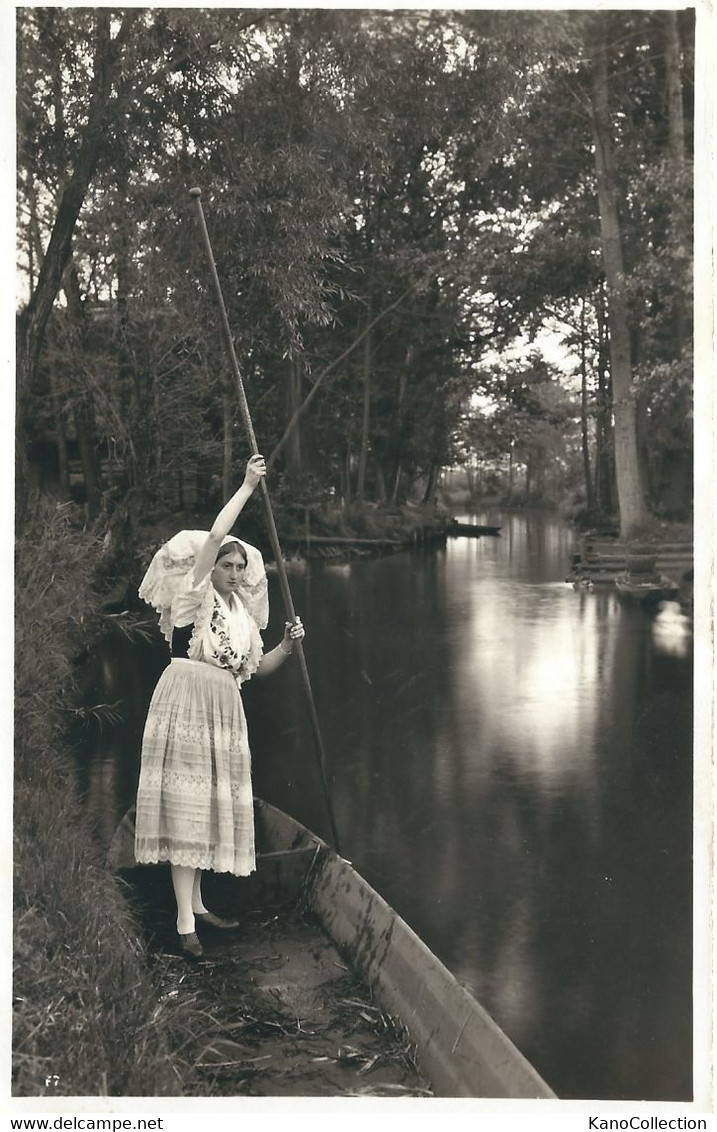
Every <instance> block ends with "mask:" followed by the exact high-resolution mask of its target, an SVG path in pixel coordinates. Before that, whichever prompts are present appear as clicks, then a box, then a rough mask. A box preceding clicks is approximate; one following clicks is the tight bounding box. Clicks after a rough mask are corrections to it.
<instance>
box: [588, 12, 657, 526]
mask: <svg viewBox="0 0 717 1132" xmlns="http://www.w3.org/2000/svg"><path fill="white" fill-rule="evenodd" d="M596 27H597V28H598V34H597V43H596V45H595V49H594V55H593V69H592V76H591V80H592V81H591V110H592V115H591V118H592V128H593V142H594V148H595V171H596V174H597V192H598V205H599V211H600V234H601V244H602V255H603V264H604V267H605V278H606V282H607V292H608V325H609V329H610V370H611V374H612V389H613V413H614V418H615V471H616V475H617V494H618V501H619V506H620V533H621V534H622V536H623V537H624V538H629V537H631V535H632V534H633V533H634V532H635V531H637V530H638V529H639V528H640V527H642V526H644V525H645V524H646V522H647V518H648V513H647V507H646V505H645V498H644V493H643V490H642V481H641V477H640V466H639V457H638V448H637V430H636V425H635V401H634V395H633V389H632V362H631V358H630V330H629V325H628V317H627V302H626V297H625V292H624V278H625V269H624V264H623V255H622V240H621V233H620V219H619V214H618V206H617V176H616V169H615V160H614V155H613V149H612V141H611V137H610V125H611V124H610V112H609V101H608V67H607V51H606V46H605V39H604V25H603V17H602V13H600V14H598V19H597V23H596Z"/></svg>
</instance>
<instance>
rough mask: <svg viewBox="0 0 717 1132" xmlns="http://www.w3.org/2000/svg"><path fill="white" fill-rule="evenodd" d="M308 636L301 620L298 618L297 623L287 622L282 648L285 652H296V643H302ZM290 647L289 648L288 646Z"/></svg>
mask: <svg viewBox="0 0 717 1132" xmlns="http://www.w3.org/2000/svg"><path fill="white" fill-rule="evenodd" d="M305 636H306V630H305V629H304V626H303V625H302V624H301V618H300V617H297V618H296V620H295V621H286V622H285V623H284V639H283V641H282V642H281V647H282V649H283V651H284V652H293V651H294V642H295V641H302V640H303V639H304V637H305ZM287 645H288V646H289V647H288V648H287V647H286V646H287Z"/></svg>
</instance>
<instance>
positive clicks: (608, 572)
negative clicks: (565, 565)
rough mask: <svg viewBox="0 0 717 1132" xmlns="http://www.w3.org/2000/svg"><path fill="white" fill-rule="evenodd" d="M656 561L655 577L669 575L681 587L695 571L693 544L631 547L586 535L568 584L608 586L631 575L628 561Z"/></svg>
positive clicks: (581, 543) (629, 544)
mask: <svg viewBox="0 0 717 1132" xmlns="http://www.w3.org/2000/svg"><path fill="white" fill-rule="evenodd" d="M643 556H644V557H652V556H654V559H655V566H654V569H655V573H657V574H662V575H666V576H667V577H668V578H671V579H672V580H673V581H674V582H676V583H677V584H678V585H679V583H680V582H682V581H683V580H684V579H685V575H689V574H690V571H691V570H693V568H694V546H693V543H692V542H661V543H628V542H624V541H622V540H621V539H617V538H611V537H609V536H606V535H590V534H588V535H583V536H582V538H581V539H580V550H579V551H578V552H577V553H576V554H574V555H573V561H572V566H571V571H570V574H569V575H568V578H567V580H568V581H571V582H572V581H585V582H593V583H598V582H605V583H606V584H609V585H612V584H613V583H614V581H615V579H616V578H617V577H618V576H619V575H621V574H625V573H628V572H629V569H628V559H632V558H635V557H637V558H639V557H643Z"/></svg>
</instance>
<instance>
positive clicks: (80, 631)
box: [12, 505, 184, 1097]
mask: <svg viewBox="0 0 717 1132" xmlns="http://www.w3.org/2000/svg"><path fill="white" fill-rule="evenodd" d="M101 553H102V547H101V544H100V543H99V541H98V540H97V539H96V538H94V537H93V536H92V535H90V534H88V533H87V532H86V531H85V530H84V529H83V523H82V515H81V512H79V511H78V509H76V508H73V507H72V506H69V507H68V506H60V507H54V506H52V505H45V506H42V505H41V506H39V507H38V511H37V514H36V516H35V519H34V522H33V524H32V528H31V529H30V530H28V531H27V532H26V534H25V537H24V538H22V539H20V540H18V543H17V556H16V588H15V711H16V715H15V720H16V729H15V750H14V755H15V763H14V766H15V794H14V814H13V823H14V824H13V850H14V855H13V868H14V889H13V902H14V972H13V974H14V985H13V1069H12V1090H13V1094H14V1095H16V1096H33V1097H53V1096H174V1095H179V1094H181V1092H182V1089H181V1081H180V1079H179V1077H178V1074H177V1071H176V1068H175V1064H174V1059H173V1057H172V1054H171V1051H172V1049H173V1048H174V1047H175V1046H176V1045H177V1044H178V1041H179V1037H178V1035H179V1033H180V1031H181V1027H182V1026H183V1024H184V1018H183V1014H184V1011H183V1009H182V1008H180V1007H179V1006H178V1005H176V1004H174V1003H164V1002H163V1001H162V1000H161V998H160V996H159V994H158V991H157V986H156V984H155V982H154V980H153V978H152V976H151V974H150V972H149V969H148V967H147V963H146V955H145V950H144V944H143V940H142V934H141V930H140V927H139V924H138V921H137V920H136V918H135V917H134V916H133V915H132V913H131V912H130V910H129V908H128V906H127V903H126V901H125V897H124V893H123V890H122V887H121V885H120V884H119V882H118V881H117V880H116V879H115V878H114V877H113V876H111V875H110V873H109V872H108V871H107V870H106V868H105V867H104V862H103V860H102V855H101V852H100V850H99V847H98V846H97V844H96V843H95V839H94V834H93V830H92V827H91V825H90V822H89V820H88V817H87V814H86V811H85V809H84V806H83V803H82V799H81V797H80V793H79V790H78V786H77V781H76V775H75V768H74V759H73V751H72V748H71V746H70V742H69V734H70V726H71V724H73V723H77V722H78V720H81V719H82V718H83V709H82V707H81V704H80V701H79V696H78V689H77V684H76V669H75V661H76V658H77V657H78V655H79V654H80V653H81V651H82V649H83V648H84V647H86V645H87V644H88V642H89V641H90V640H91V639H92V635H93V633H95V632H98V631H101V628H102V624H103V620H102V615H101V613H100V612H99V608H98V598H97V596H96V595H95V594H94V593H93V588H92V587H93V579H94V576H95V570H96V567H97V564H98V562H99V561H100V558H101ZM107 708H108V705H102V704H97V705H95V706H94V707H93V709H92V712H93V713H94V714H95V715H96V717H101V715H102V712H103V711H105V712H106V713H107ZM128 1050H132V1057H131V1058H128V1057H127V1051H128Z"/></svg>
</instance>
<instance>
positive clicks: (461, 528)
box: [446, 519, 503, 538]
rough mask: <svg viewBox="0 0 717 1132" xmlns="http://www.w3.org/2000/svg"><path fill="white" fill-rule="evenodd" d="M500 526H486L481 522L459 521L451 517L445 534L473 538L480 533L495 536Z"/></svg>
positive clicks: (480, 534)
mask: <svg viewBox="0 0 717 1132" xmlns="http://www.w3.org/2000/svg"><path fill="white" fill-rule="evenodd" d="M502 529H503V528H502V527H491V526H486V525H485V524H483V523H459V522H458V520H457V519H452V520H451V522H450V524H449V526H448V527H446V534H449V535H467V536H469V537H471V536H472V537H473V538H480V537H481V536H482V535H490V536H492V537H494V538H495V537H497V536H498V535H499V534H500V532H501V530H502Z"/></svg>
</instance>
